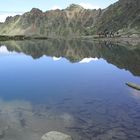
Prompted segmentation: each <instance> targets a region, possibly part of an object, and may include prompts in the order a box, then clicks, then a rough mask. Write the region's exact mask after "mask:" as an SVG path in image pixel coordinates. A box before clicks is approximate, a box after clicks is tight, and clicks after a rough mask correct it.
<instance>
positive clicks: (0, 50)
mask: <svg viewBox="0 0 140 140" xmlns="http://www.w3.org/2000/svg"><path fill="white" fill-rule="evenodd" d="M9 54H16V53H14V52H9V51H8V50H7V48H6V46H1V47H0V55H9Z"/></svg>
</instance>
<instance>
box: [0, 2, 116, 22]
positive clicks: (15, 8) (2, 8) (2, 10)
mask: <svg viewBox="0 0 140 140" xmlns="http://www.w3.org/2000/svg"><path fill="white" fill-rule="evenodd" d="M116 1H117V0H1V4H0V21H4V19H5V17H6V16H8V15H9V16H11V15H16V14H18V13H19V14H22V13H24V12H26V11H30V10H31V9H32V8H33V7H35V8H39V9H41V10H43V11H47V10H50V9H56V8H60V9H63V8H66V7H67V6H69V5H70V4H72V3H75V4H79V5H81V6H83V7H84V8H87V9H94V8H96V9H98V8H105V7H107V6H108V5H110V4H112V3H114V2H116Z"/></svg>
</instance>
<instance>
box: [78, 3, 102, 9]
mask: <svg viewBox="0 0 140 140" xmlns="http://www.w3.org/2000/svg"><path fill="white" fill-rule="evenodd" d="M79 5H81V6H82V7H83V8H85V9H99V8H100V7H99V6H97V5H94V4H91V3H85V2H82V3H80V4H79Z"/></svg>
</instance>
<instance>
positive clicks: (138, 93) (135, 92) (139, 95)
mask: <svg viewBox="0 0 140 140" xmlns="http://www.w3.org/2000/svg"><path fill="white" fill-rule="evenodd" d="M130 92H131V94H132V96H133V97H134V98H135V99H140V91H138V90H135V89H131V90H130Z"/></svg>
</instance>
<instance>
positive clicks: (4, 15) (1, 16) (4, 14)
mask: <svg viewBox="0 0 140 140" xmlns="http://www.w3.org/2000/svg"><path fill="white" fill-rule="evenodd" d="M21 14H23V12H0V22H4V21H5V20H6V18H7V17H8V16H15V15H21Z"/></svg>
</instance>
